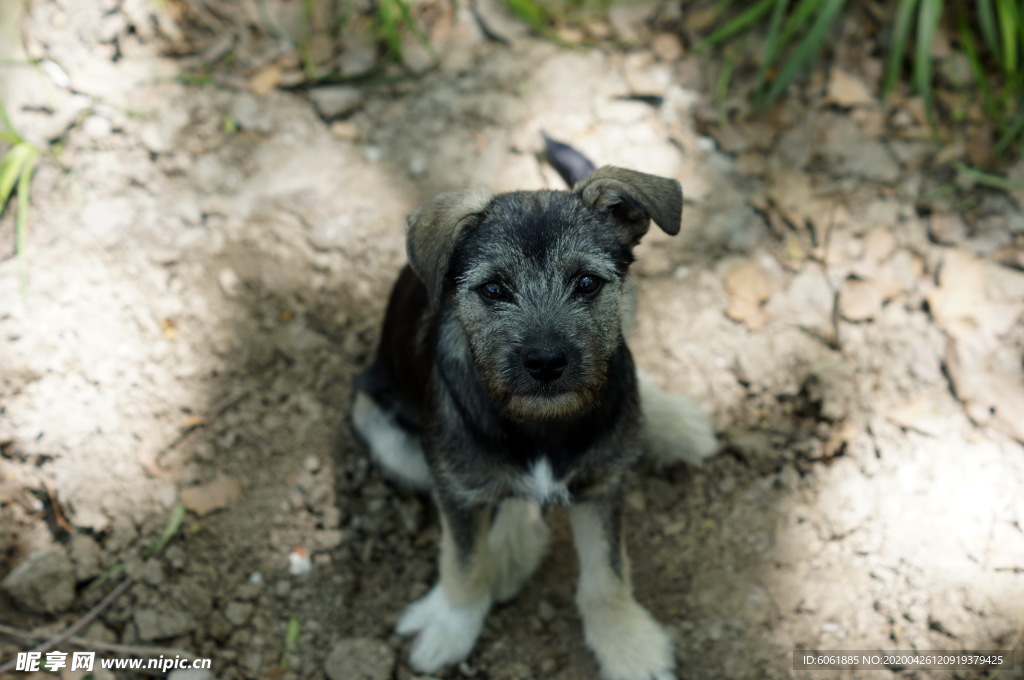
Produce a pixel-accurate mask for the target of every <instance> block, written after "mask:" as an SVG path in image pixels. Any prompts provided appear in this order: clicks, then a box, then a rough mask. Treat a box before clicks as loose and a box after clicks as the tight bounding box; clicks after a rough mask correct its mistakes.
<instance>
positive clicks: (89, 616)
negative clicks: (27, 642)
mask: <svg viewBox="0 0 1024 680" xmlns="http://www.w3.org/2000/svg"><path fill="white" fill-rule="evenodd" d="M134 583H135V579H133V578H131V577H130V576H129V577H128V578H126V579H125V580H124V581H121V583H119V584H117V587H116V588H114V589H113V590H111V591H110V592H109V593H107V595H106V597H104V598H103V599H102V600H100V601H99V602H98V603H97V604H96V606H95V607H93V608H92V609H90V610H89V611H88V612H86V614H85V616H83V617H82V618H80V619H78V620H77V621H75V622H74V623H72V624H71V625H70V626H68V627H67V628H65V629H64V630H63V631H62V632H60V633H57V634H56V635H54V636H53V637H52V638H50V639H49V640H47V641H46V642H44V643H43V644H41V645H39V646H38V647H35V648H34V649H31V650H29V652H30V653H32V652H46V651H49V650H50V649H53V648H54V647H56V646H57V645H59V644H60V643H62V642H64V641H65V640H67V639H68V638H70V637H71V636H73V635H74V634H75V633H77V632H78V631H80V630H82V629H83V628H85V627H86V626H88V625H89V624H90V623H92V622H93V621H95V620H96V617H97V616H99V615H100V614H102V613H103V610H104V609H106V608H107V607H109V606H110V605H111V604H112V603H113V602H114V600H116V599H117V598H118V597H120V596H121V594H122V593H124V591H126V590H128V589H129V588H130V587H131V586H132V584H134ZM15 665H16V660H15V659H11V660H10V661H8V662H7V663H5V664H4V665H2V666H0V673H10V672H11V671H13V670H14V667H15Z"/></svg>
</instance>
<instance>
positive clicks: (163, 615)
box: [135, 607, 196, 641]
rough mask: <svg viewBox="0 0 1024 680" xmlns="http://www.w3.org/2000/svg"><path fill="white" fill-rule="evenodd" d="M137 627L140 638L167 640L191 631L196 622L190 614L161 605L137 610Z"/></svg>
mask: <svg viewBox="0 0 1024 680" xmlns="http://www.w3.org/2000/svg"><path fill="white" fill-rule="evenodd" d="M135 627H136V629H137V630H138V634H139V639H140V640H146V641H149V640H166V639H167V638H172V637H178V636H179V635H184V634H186V633H189V632H191V631H192V630H194V629H195V627H196V622H195V621H194V620H193V619H192V617H191V616H189V615H188V614H185V613H183V612H179V611H175V610H174V609H171V608H170V607H161V608H160V609H140V610H138V611H136V612H135Z"/></svg>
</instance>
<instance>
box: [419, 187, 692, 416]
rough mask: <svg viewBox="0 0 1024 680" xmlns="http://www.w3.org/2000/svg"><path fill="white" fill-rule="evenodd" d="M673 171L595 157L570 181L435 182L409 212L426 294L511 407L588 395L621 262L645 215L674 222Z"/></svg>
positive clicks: (511, 411)
mask: <svg viewBox="0 0 1024 680" xmlns="http://www.w3.org/2000/svg"><path fill="white" fill-rule="evenodd" d="M682 208H683V194H682V189H681V188H680V186H679V183H678V182H676V181H675V180H670V179H664V178H661V177H655V176H653V175H647V174H644V173H640V172H635V171H632V170H623V169H621V168H614V167H604V168H601V169H599V170H597V171H596V172H595V173H594V174H592V175H591V176H590V177H589V178H588V179H587V180H585V181H584V182H582V183H581V184H579V185H578V186H577V187H576V188H575V189H573V190H572V191H568V192H566V191H524V192H513V193H508V194H500V195H497V196H492V195H491V194H490V193H489V192H487V191H484V190H471V191H458V192H453V193H449V194H443V195H441V196H439V197H437V198H435V199H434V200H433V201H431V202H430V203H429V204H427V205H426V206H424V207H423V208H421V209H420V210H418V211H417V212H416V213H414V214H413V215H412V216H411V217H410V218H409V223H408V242H407V244H408V253H409V261H410V264H411V265H412V267H413V269H414V270H415V271H416V273H417V274H418V275H419V277H420V279H421V280H422V281H423V284H424V285H425V286H426V288H427V292H428V295H429V298H430V304H431V305H433V306H438V305H440V304H442V302H443V301H445V300H448V299H449V298H450V300H451V304H452V310H453V313H454V315H455V318H457V320H458V323H459V324H460V325H461V328H462V330H463V332H464V333H465V336H466V337H467V338H468V342H469V346H470V352H471V354H472V358H473V361H474V362H475V364H476V367H477V370H478V372H479V374H480V376H481V378H482V380H483V381H484V383H485V384H486V386H487V389H488V391H489V392H490V394H491V397H492V399H493V400H494V401H495V403H497V404H499V405H500V406H501V408H502V409H503V410H504V412H505V414H506V415H507V416H509V417H512V418H515V419H519V420H551V419H558V418H564V417H570V416H572V415H575V414H578V413H581V412H583V411H585V410H587V409H588V408H590V407H592V406H593V405H594V403H595V400H596V399H597V395H598V394H599V393H600V390H601V387H602V386H603V384H604V381H605V378H606V375H607V368H608V363H609V361H610V359H611V357H612V356H613V355H614V354H615V353H616V351H617V350H618V349H619V345H620V343H621V342H622V328H621V311H622V309H621V307H622V305H623V301H624V297H625V295H624V294H625V290H626V289H625V285H626V274H627V270H628V268H629V265H630V263H631V262H632V261H633V253H632V250H633V246H635V245H636V244H637V243H639V241H640V239H641V237H643V235H644V234H645V233H646V232H647V229H648V227H649V224H650V221H651V220H653V221H654V222H655V223H656V224H657V225H658V226H660V227H661V228H662V229H663V230H664V231H665V232H667V233H669V234H673V235H674V234H677V233H678V232H679V227H680V220H681V217H682Z"/></svg>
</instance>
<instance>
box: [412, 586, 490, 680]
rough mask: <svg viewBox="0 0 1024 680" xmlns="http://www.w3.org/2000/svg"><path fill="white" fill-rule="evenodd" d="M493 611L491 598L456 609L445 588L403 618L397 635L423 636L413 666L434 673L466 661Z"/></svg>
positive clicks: (433, 592)
mask: <svg viewBox="0 0 1024 680" xmlns="http://www.w3.org/2000/svg"><path fill="white" fill-rule="evenodd" d="M490 607H491V602H490V598H489V597H488V598H485V599H484V600H483V602H481V603H480V604H479V605H475V606H472V607H455V606H453V605H452V604H451V603H450V602H449V601H448V598H447V597H446V596H445V594H444V591H443V590H442V589H441V585H440V584H438V585H436V586H434V589H433V590H431V591H430V592H429V593H427V595H425V596H424V597H422V598H420V599H419V600H416V601H415V602H413V603H412V604H411V605H409V607H408V608H407V609H406V610H405V613H403V614H402V618H401V619H399V621H398V626H396V628H395V631H396V632H397V633H398V634H399V635H412V634H413V633H419V637H417V638H416V642H414V643H413V645H412V653H410V655H409V664H410V665H411V666H412V667H413V668H415V669H416V670H418V671H420V672H422V673H433V672H434V671H436V670H438V669H439V668H441V667H442V666H448V665H450V664H453V663H457V662H459V661H462V660H463V659H465V658H466V657H467V656H469V653H470V652H471V651H473V645H475V644H476V639H477V637H478V636H479V635H480V631H481V629H482V628H483V627H484V618H486V616H487V611H488V610H489V609H490Z"/></svg>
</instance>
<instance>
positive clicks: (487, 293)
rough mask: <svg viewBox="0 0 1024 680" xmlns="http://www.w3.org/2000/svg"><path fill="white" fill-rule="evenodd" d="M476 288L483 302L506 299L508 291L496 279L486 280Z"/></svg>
mask: <svg viewBox="0 0 1024 680" xmlns="http://www.w3.org/2000/svg"><path fill="white" fill-rule="evenodd" d="M477 290H478V291H479V293H480V297H482V298H483V299H484V301H485V302H497V301H498V300H507V299H508V297H509V295H508V291H507V290H505V287H504V286H502V285H501V284H500V283H497V282H496V281H488V282H487V283H485V284H484V285H482V286H480V288H478V289H477Z"/></svg>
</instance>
